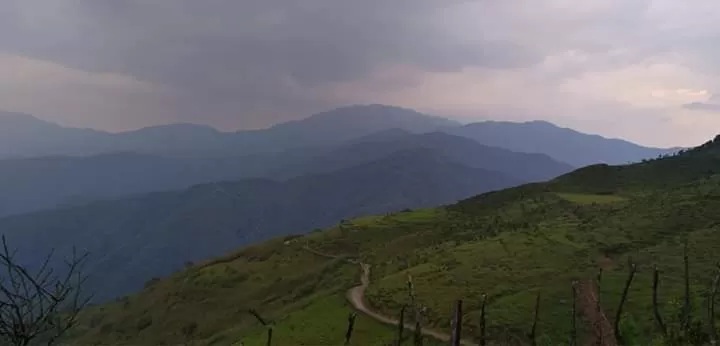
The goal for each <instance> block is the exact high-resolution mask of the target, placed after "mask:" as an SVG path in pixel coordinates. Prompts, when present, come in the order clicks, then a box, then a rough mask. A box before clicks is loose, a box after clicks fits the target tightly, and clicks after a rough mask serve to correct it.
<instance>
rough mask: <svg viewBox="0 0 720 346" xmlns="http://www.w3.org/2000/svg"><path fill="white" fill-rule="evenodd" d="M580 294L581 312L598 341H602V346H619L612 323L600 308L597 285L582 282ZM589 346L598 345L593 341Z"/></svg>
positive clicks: (579, 286) (585, 281) (579, 287)
mask: <svg viewBox="0 0 720 346" xmlns="http://www.w3.org/2000/svg"><path fill="white" fill-rule="evenodd" d="M578 293H579V294H578V299H579V303H580V310H581V311H582V314H583V315H584V316H585V319H586V320H587V323H588V324H589V325H590V327H591V328H592V329H593V334H594V336H595V338H596V340H601V342H600V345H601V346H617V344H618V343H617V341H616V340H615V335H614V334H613V326H612V323H610V320H609V319H608V318H607V316H606V315H605V311H603V309H602V308H601V307H600V308H599V307H598V292H597V286H596V285H595V283H594V282H593V281H592V280H584V281H581V282H580V283H579V285H578ZM588 345H597V343H596V341H595V340H592V341H591V342H589V343H588Z"/></svg>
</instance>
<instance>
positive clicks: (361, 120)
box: [0, 105, 676, 166]
mask: <svg viewBox="0 0 720 346" xmlns="http://www.w3.org/2000/svg"><path fill="white" fill-rule="evenodd" d="M391 129H398V130H401V131H406V132H411V133H426V132H435V131H443V132H447V133H450V134H453V135H459V136H463V137H468V138H471V139H473V140H476V141H478V142H479V143H481V144H484V145H488V146H492V147H499V148H505V149H508V150H512V151H518V152H529V153H542V154H546V155H549V156H551V157H553V158H554V159H556V160H559V161H562V162H566V163H568V164H570V165H573V166H584V165H588V164H593V163H610V164H624V163H628V162H630V161H633V162H634V161H640V160H642V159H646V158H652V157H656V156H658V155H661V154H666V153H668V152H672V151H676V149H661V148H648V147H643V146H639V145H636V144H633V143H630V142H627V141H623V140H617V139H608V138H604V137H601V136H597V135H588V134H584V133H580V132H577V131H574V130H571V129H565V128H560V127H558V126H555V125H553V124H550V123H547V122H544V121H533V122H526V123H511V122H497V121H488V122H478V123H472V124H468V125H464V126H461V125H460V124H459V123H457V122H454V121H450V120H447V119H444V118H440V117H433V116H429V115H425V114H422V113H419V112H416V111H413V110H410V109H404V108H399V107H392V106H384V105H365V106H360V105H356V106H349V107H341V108H338V109H334V110H331V111H326V112H322V113H318V114H315V115H313V116H310V117H309V118H306V119H303V120H296V121H291V122H287V123H283V124H278V125H275V126H273V127H270V128H268V129H263V130H252V131H238V132H221V131H218V130H215V129H213V128H211V127H208V126H204V125H194V124H171V125H163V126H153V127H148V128H144V129H140V130H136V131H128V132H123V133H107V132H102V131H96V130H88V129H74V128H64V127H61V126H59V125H56V124H52V123H48V122H45V121H42V120H39V119H37V118H34V117H32V116H30V115H24V114H19V113H7V112H0V159H1V158H9V157H37V156H48V155H71V156H84V155H97V154H103V153H110V152H118V151H121V152H122V151H132V152H138V153H142V154H151V155H163V156H173V157H205V158H207V157H223V156H245V155H251V154H257V153H266V152H282V151H285V150H292V149H297V148H303V147H308V148H309V147H315V146H329V145H337V144H340V143H343V142H346V141H349V140H353V139H359V138H362V137H364V136H368V135H371V134H373V133H378V132H382V131H387V130H391Z"/></svg>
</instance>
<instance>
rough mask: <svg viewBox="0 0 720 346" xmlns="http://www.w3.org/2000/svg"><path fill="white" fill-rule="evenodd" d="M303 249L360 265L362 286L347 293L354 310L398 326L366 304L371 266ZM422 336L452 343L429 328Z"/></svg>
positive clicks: (469, 345) (470, 345)
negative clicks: (366, 291)
mask: <svg viewBox="0 0 720 346" xmlns="http://www.w3.org/2000/svg"><path fill="white" fill-rule="evenodd" d="M303 249H304V250H305V251H308V252H310V253H312V254H314V255H317V256H320V257H325V258H330V259H341V260H345V261H347V262H348V263H352V264H358V265H360V285H359V286H355V287H353V288H351V289H349V290H348V291H347V294H346V298H347V300H348V301H349V302H350V304H351V305H352V306H353V308H354V309H355V310H357V311H359V312H361V313H363V314H365V315H366V316H368V317H370V318H372V319H374V320H376V321H378V322H380V323H384V324H388V325H393V326H397V325H398V323H399V321H398V320H397V319H395V318H393V317H390V316H386V315H383V314H382V313H380V312H378V311H373V310H372V309H371V308H370V307H368V306H367V304H365V290H366V289H367V287H368V286H369V285H370V269H371V266H370V264H367V263H362V262H360V261H358V260H356V259H353V258H348V257H344V256H337V255H331V254H326V253H323V252H320V251H317V250H314V249H311V248H310V247H308V246H303ZM403 327H404V328H405V329H407V330H410V331H412V332H414V331H415V326H414V325H412V324H409V323H404V325H403ZM421 331H422V334H423V335H425V336H429V337H431V338H433V339H436V340H439V341H442V342H449V341H450V335H448V334H446V333H443V332H441V331H437V330H433V329H429V328H421ZM460 343H461V344H462V345H466V346H475V345H477V343H474V342H472V341H470V340H465V339H463V340H461V341H460Z"/></svg>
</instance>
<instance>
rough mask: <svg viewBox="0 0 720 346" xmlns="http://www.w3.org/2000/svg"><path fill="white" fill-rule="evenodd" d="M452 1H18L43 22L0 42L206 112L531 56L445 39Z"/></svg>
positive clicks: (11, 25)
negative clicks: (118, 77) (391, 72)
mask: <svg viewBox="0 0 720 346" xmlns="http://www.w3.org/2000/svg"><path fill="white" fill-rule="evenodd" d="M31 2H34V3H36V4H37V2H35V1H31ZM453 2H459V1H452V2H448V1H429V0H394V1H387V0H364V1H337V0H303V1H297V0H243V1H237V0H204V1H197V0H172V1H170V0H165V1H141V0H126V1H116V0H86V1H80V0H72V1H71V0H58V3H60V4H61V5H54V6H52V7H55V9H54V12H50V11H51V10H43V9H42V7H40V6H37V5H35V6H34V5H33V4H31V3H25V4H22V3H18V4H19V5H16V8H15V10H16V11H23V12H24V13H23V15H24V16H30V17H31V18H33V20H36V21H46V23H33V22H32V21H30V22H29V23H28V19H26V18H25V19H23V16H22V15H17V13H15V16H13V14H12V13H11V15H10V17H12V20H10V21H6V22H5V24H0V26H2V27H0V28H2V29H5V30H3V32H4V34H0V39H1V40H2V45H3V46H4V47H5V48H7V47H8V46H9V47H11V49H14V50H16V51H18V52H19V53H21V54H25V55H30V56H33V57H35V58H40V59H47V60H52V61H55V62H59V63H61V64H63V65H65V66H69V67H72V68H75V69H81V70H85V71H92V72H113V73H119V74H126V75H132V76H136V77H138V78H140V79H142V80H146V81H149V82H152V83H157V84H163V85H167V86H169V87H171V88H176V89H178V90H180V91H183V92H184V94H183V95H184V96H187V95H188V94H189V95H194V97H196V98H197V99H196V100H195V101H197V102H201V103H203V104H206V105H209V104H212V105H213V107H217V106H218V105H221V104H244V105H245V106H244V107H245V108H253V107H252V105H253V104H255V105H256V106H257V107H261V108H262V105H265V104H268V103H274V104H279V105H283V104H287V105H292V104H294V103H296V102H297V103H308V102H310V101H307V100H305V101H303V100H302V98H303V96H300V95H298V93H297V89H298V88H304V87H315V86H322V85H324V84H327V83H334V82H347V81H353V80H358V79H362V78H363V77H364V76H366V75H367V74H369V73H371V72H372V71H373V70H375V69H376V68H378V67H383V66H392V65H393V64H403V65H412V66H415V67H417V68H419V69H420V70H424V71H456V70H459V69H461V68H463V67H466V66H484V67H490V68H513V67H519V66H528V65H531V64H533V63H535V62H537V61H538V60H539V59H540V56H538V55H537V54H535V53H534V52H533V51H531V50H528V49H525V48H523V47H521V46H517V45H514V44H512V43H510V42H484V41H482V40H480V41H478V40H473V42H472V44H469V43H465V42H462V41H461V40H460V39H458V38H456V37H453V36H451V35H450V34H449V33H448V32H446V31H445V30H443V26H444V25H445V23H444V22H443V18H442V11H443V8H444V7H445V6H448V5H449V4H451V3H453ZM43 11H48V13H49V14H47V17H46V18H43V15H42V12H43ZM34 12H38V13H39V14H33V13H34ZM6 15H7V13H6ZM477 35H478V37H482V33H481V32H478V33H477ZM186 101H188V100H187V99H186ZM321 101H322V100H318V102H321ZM310 103H312V102H310Z"/></svg>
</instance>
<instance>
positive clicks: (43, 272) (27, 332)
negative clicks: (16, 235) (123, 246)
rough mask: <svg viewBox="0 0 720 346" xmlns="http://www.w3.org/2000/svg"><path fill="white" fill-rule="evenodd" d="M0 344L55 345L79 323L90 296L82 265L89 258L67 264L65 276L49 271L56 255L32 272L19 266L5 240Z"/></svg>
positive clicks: (75, 256) (75, 255) (1, 264)
mask: <svg viewBox="0 0 720 346" xmlns="http://www.w3.org/2000/svg"><path fill="white" fill-rule="evenodd" d="M0 251H1V252H0V267H3V268H4V270H3V271H2V273H1V274H0V342H2V343H3V344H5V343H8V344H11V345H28V344H29V343H30V342H31V341H34V340H43V341H45V342H46V343H47V344H48V345H52V344H54V343H55V342H56V341H57V340H58V339H59V338H60V337H62V336H63V335H64V334H65V333H66V332H67V331H68V330H69V329H70V328H72V327H73V326H75V324H76V323H77V317H78V314H79V313H80V310H81V309H82V308H83V307H85V306H86V305H87V304H88V303H89V301H90V299H91V296H90V295H85V294H83V292H82V287H83V286H84V284H85V282H86V280H87V276H85V275H83V265H84V264H85V262H86V260H87V254H83V255H78V252H77V250H76V249H73V252H72V257H71V258H70V259H67V260H65V266H66V268H64V271H63V274H62V275H58V274H56V273H57V271H56V270H54V268H51V267H50V264H51V263H52V257H53V255H54V252H50V253H49V254H48V255H47V256H46V257H45V258H44V260H43V262H42V264H41V265H40V267H39V269H38V270H37V271H35V272H31V271H29V270H28V269H27V268H26V267H24V266H22V265H21V264H20V263H18V261H17V259H16V254H17V251H11V250H10V247H9V246H8V243H7V239H6V238H5V236H3V237H2V249H0Z"/></svg>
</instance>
